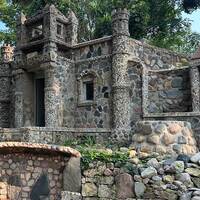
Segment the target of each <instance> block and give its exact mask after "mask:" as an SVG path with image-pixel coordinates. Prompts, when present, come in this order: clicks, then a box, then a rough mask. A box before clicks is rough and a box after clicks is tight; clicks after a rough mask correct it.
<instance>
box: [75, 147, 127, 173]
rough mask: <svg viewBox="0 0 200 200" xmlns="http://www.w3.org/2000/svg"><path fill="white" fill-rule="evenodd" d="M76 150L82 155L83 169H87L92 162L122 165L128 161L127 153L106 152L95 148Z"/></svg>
mask: <svg viewBox="0 0 200 200" xmlns="http://www.w3.org/2000/svg"><path fill="white" fill-rule="evenodd" d="M78 150H79V151H80V153H81V155H82V159H81V161H82V166H83V168H84V169H87V168H88V167H89V164H90V163H92V162H94V161H101V162H104V163H111V162H112V163H116V162H118V163H120V165H124V164H125V163H126V162H127V161H128V159H129V155H128V153H123V152H120V151H114V152H110V151H106V150H101V149H99V150H98V149H95V148H84V147H79V148H78Z"/></svg>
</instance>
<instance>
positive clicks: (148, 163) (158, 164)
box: [147, 158, 160, 169]
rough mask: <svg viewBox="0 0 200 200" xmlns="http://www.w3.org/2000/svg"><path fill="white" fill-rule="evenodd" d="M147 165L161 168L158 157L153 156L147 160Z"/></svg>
mask: <svg viewBox="0 0 200 200" xmlns="http://www.w3.org/2000/svg"><path fill="white" fill-rule="evenodd" d="M147 165H148V166H150V167H154V168H155V169H159V168H160V163H159V162H158V160H157V159H156V158H152V159H150V160H149V161H148V162H147Z"/></svg>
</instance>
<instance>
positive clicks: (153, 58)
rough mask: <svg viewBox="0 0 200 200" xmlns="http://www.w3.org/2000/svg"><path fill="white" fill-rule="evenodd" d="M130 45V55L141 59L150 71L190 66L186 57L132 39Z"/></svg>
mask: <svg viewBox="0 0 200 200" xmlns="http://www.w3.org/2000/svg"><path fill="white" fill-rule="evenodd" d="M129 43H130V48H129V52H130V54H131V55H133V56H134V57H138V58H140V60H141V61H142V62H143V63H144V64H145V66H146V68H147V69H149V70H158V69H169V68H175V67H180V66H187V65H188V62H189V59H188V58H187V57H186V56H185V55H181V54H177V53H175V52H172V51H169V50H166V49H163V48H158V47H155V46H151V45H148V44H147V43H145V42H142V41H138V40H134V39H131V38H130V40H129Z"/></svg>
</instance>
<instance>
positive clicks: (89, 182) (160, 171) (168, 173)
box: [81, 149, 200, 200]
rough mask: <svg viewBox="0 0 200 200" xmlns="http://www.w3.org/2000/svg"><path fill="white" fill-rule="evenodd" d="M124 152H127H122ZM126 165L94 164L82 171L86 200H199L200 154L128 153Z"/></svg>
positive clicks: (84, 198)
mask: <svg viewBox="0 0 200 200" xmlns="http://www.w3.org/2000/svg"><path fill="white" fill-rule="evenodd" d="M121 150H123V151H124V152H125V151H126V149H121ZM128 151H129V156H130V159H129V161H128V162H126V163H123V162H120V161H117V162H115V163H113V162H111V163H104V162H101V161H95V162H92V163H90V165H89V168H88V169H86V170H84V171H83V177H82V192H81V194H82V199H83V200H93V199H99V200H111V199H115V200H119V199H123V200H136V199H141V200H143V199H148V200H155V199H162V200H165V199H166V200H167V199H171V200H197V199H199V198H200V192H199V188H200V169H199V166H200V163H199V161H200V154H196V155H195V156H193V157H191V158H190V157H188V156H186V155H179V156H178V157H168V158H167V157H162V156H159V154H156V153H154V155H153V154H151V155H148V154H145V153H141V154H137V152H136V151H135V150H130V149H129V150H128Z"/></svg>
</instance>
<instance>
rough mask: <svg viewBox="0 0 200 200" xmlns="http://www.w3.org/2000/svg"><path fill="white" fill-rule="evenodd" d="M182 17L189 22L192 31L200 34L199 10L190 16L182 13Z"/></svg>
mask: <svg viewBox="0 0 200 200" xmlns="http://www.w3.org/2000/svg"><path fill="white" fill-rule="evenodd" d="M183 17H184V18H189V19H190V20H191V23H192V31H194V32H198V33H200V9H198V10H196V11H194V12H193V13H192V14H186V13H183Z"/></svg>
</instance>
